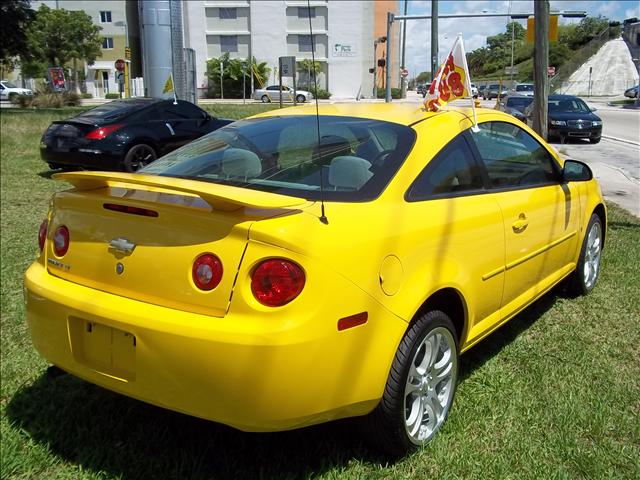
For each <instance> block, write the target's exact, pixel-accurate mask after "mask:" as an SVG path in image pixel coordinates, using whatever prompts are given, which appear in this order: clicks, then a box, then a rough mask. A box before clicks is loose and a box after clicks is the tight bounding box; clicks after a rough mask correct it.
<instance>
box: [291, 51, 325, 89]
mask: <svg viewBox="0 0 640 480" xmlns="http://www.w3.org/2000/svg"><path fill="white" fill-rule="evenodd" d="M297 63H298V72H301V73H304V74H305V76H306V80H307V90H309V91H313V90H315V88H312V85H311V80H312V79H313V78H316V75H317V74H318V72H321V71H322V65H321V64H320V62H318V61H315V62H314V61H313V60H312V59H310V58H305V59H304V60H300V61H299V62H297Z"/></svg>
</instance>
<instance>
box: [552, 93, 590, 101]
mask: <svg viewBox="0 0 640 480" xmlns="http://www.w3.org/2000/svg"><path fill="white" fill-rule="evenodd" d="M576 98H577V99H578V100H582V99H581V98H580V97H577V96H575V95H558V94H554V95H549V100H573V99H576Z"/></svg>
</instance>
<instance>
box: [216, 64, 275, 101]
mask: <svg viewBox="0 0 640 480" xmlns="http://www.w3.org/2000/svg"><path fill="white" fill-rule="evenodd" d="M252 60H253V61H252V62H251V64H250V63H249V62H248V61H247V60H242V59H239V58H229V54H228V53H225V54H223V55H222V56H221V57H219V58H212V59H210V60H208V61H207V78H208V80H209V91H208V95H209V97H219V96H220V94H221V89H220V62H222V66H223V69H222V77H223V83H222V87H223V90H224V96H225V97H226V98H242V75H243V71H244V72H245V75H246V80H245V96H247V97H250V96H251V91H250V89H251V75H252V74H253V80H254V83H256V84H257V85H259V86H263V85H265V84H266V82H267V80H268V78H269V73H270V72H271V69H270V68H269V67H268V66H267V63H266V62H261V63H257V62H256V59H255V57H254V58H253V59H252Z"/></svg>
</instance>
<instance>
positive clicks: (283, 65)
mask: <svg viewBox="0 0 640 480" xmlns="http://www.w3.org/2000/svg"><path fill="white" fill-rule="evenodd" d="M295 68H296V57H280V73H281V75H282V76H283V77H293V73H294V70H295Z"/></svg>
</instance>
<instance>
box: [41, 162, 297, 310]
mask: <svg viewBox="0 0 640 480" xmlns="http://www.w3.org/2000/svg"><path fill="white" fill-rule="evenodd" d="M55 178H57V179H62V180H66V181H69V182H71V183H72V184H73V185H74V186H75V187H76V189H75V190H70V191H67V192H62V193H58V194H56V196H55V197H54V202H53V210H52V216H51V219H50V228H49V233H48V241H47V246H46V249H45V252H46V257H47V268H48V270H49V272H50V273H51V274H52V275H55V276H58V277H60V278H64V279H66V280H69V281H71V282H74V283H78V284H81V285H85V286H88V287H91V288H95V289H97V290H101V291H104V292H108V293H113V294H115V295H120V296H124V297H128V298H132V299H136V300H140V301H144V302H148V303H153V304H157V305H162V306H166V307H170V308H174V309H179V310H184V311H191V312H195V313H202V314H206V315H212V316H224V315H225V313H226V311H227V309H228V306H229V301H230V297H231V293H232V291H233V286H234V283H235V277H236V273H237V271H238V268H239V266H240V262H241V260H242V255H243V254H244V250H245V246H246V243H247V236H248V231H249V228H250V226H251V224H252V223H253V222H255V221H259V220H262V219H265V218H270V217H273V216H277V215H281V214H283V213H288V214H291V207H295V206H298V205H302V204H304V203H307V202H306V201H305V200H302V199H298V198H293V197H285V196H282V195H276V194H270V193H265V192H254V191H250V190H247V189H241V188H236V187H228V186H224V185H214V184H207V183H204V182H195V181H189V180H180V179H175V178H168V177H154V176H151V175H138V174H119V173H100V172H95V173H87V172H77V173H64V174H56V175H55ZM112 204H113V205H116V206H123V207H124V208H126V209H128V212H125V211H117V210H113V209H111V207H108V208H105V206H109V205H112ZM117 208H118V209H120V210H122V209H123V208H122V207H117ZM145 212H147V213H148V212H153V213H152V215H153V214H157V216H148V214H147V215H145ZM61 225H65V226H66V227H67V228H68V230H69V238H70V240H69V245H70V246H69V250H68V252H67V253H66V254H65V255H64V256H63V257H60V258H58V257H56V255H55V253H54V249H53V241H52V240H53V238H54V234H55V230H56V229H57V228H58V227H59V226H61ZM203 253H213V254H215V255H216V256H218V258H219V259H220V260H221V262H222V265H223V274H222V280H221V282H220V284H219V285H218V286H217V287H216V288H214V289H213V290H211V291H208V292H204V291H201V290H199V289H198V288H197V287H196V286H195V285H194V283H193V280H192V273H191V269H192V266H193V262H194V260H195V259H196V258H197V257H198V256H199V255H201V254H203Z"/></svg>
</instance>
